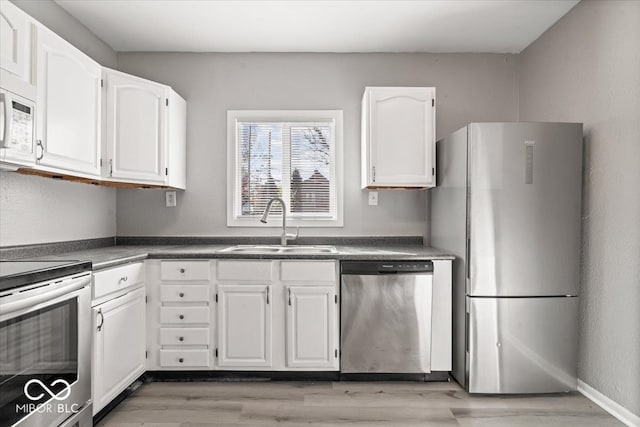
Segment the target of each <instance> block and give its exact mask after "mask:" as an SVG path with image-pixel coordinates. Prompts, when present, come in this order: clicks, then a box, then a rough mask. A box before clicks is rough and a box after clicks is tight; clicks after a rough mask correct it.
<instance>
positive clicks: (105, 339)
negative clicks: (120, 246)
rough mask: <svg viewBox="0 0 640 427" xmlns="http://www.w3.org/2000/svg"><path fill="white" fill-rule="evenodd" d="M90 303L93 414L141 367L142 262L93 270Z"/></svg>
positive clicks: (143, 337) (143, 339) (143, 344)
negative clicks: (98, 270) (91, 313)
mask: <svg viewBox="0 0 640 427" xmlns="http://www.w3.org/2000/svg"><path fill="white" fill-rule="evenodd" d="M96 296H97V297H96ZM92 306H93V307H92V310H93V322H94V340H93V352H92V353H93V354H92V375H91V377H92V380H91V383H92V384H91V386H92V397H93V414H94V415H95V414H96V413H98V412H99V411H100V410H101V409H102V408H104V407H105V406H106V405H107V404H109V402H111V401H112V400H113V399H114V398H115V397H116V396H118V394H120V393H121V392H122V391H123V390H124V389H126V388H127V387H128V386H129V385H131V383H133V382H134V381H135V380H136V379H137V378H138V377H139V376H140V375H142V374H143V373H144V371H145V364H146V360H145V348H146V330H145V324H146V319H145V313H146V307H145V290H144V270H143V269H142V263H137V264H131V265H128V266H123V267H117V268H113V269H110V270H105V271H102V272H98V273H96V274H95V275H94V303H92Z"/></svg>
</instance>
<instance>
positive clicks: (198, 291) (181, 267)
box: [146, 260, 214, 371]
mask: <svg viewBox="0 0 640 427" xmlns="http://www.w3.org/2000/svg"><path fill="white" fill-rule="evenodd" d="M146 268H147V277H148V279H147V296H148V305H147V319H148V322H147V346H148V348H149V359H148V360H147V370H151V371H154V370H172V371H173V370H203V369H209V368H210V365H211V360H212V353H213V349H212V345H211V344H212V342H213V340H214V337H213V333H214V329H213V328H212V327H211V323H212V322H213V316H214V313H213V311H212V305H211V299H212V294H213V290H212V287H211V284H210V282H209V277H210V274H211V273H210V271H211V263H210V262H209V261H208V260H174V261H158V260H149V261H147V262H146Z"/></svg>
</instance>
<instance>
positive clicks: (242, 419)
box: [98, 381, 622, 427]
mask: <svg viewBox="0 0 640 427" xmlns="http://www.w3.org/2000/svg"><path fill="white" fill-rule="evenodd" d="M347 424H355V425H360V426H482V427H485V426H491V427H503V426H504V427H507V426H509V427H511V426H519V427H520V426H545V427H550V426H563V427H564V426H576V427H577V426H580V427H589V426H619V425H622V424H621V423H620V422H618V421H617V420H616V419H615V418H613V417H612V416H610V415H609V414H607V413H606V412H605V411H604V410H602V409H601V408H600V407H598V406H597V405H596V404H595V403H593V402H591V401H590V400H588V399H587V398H585V397H584V396H582V395H581V394H579V393H569V394H563V395H543V396H513V395H512V396H495V397H494V396H470V395H469V394H468V393H466V392H465V391H463V390H462V389H460V387H459V386H458V385H457V384H456V383H455V382H449V383H445V382H442V383H412V382H395V383H378V382H376V383H373V382H367V383H363V382H313V383H312V382H275V381H274V382H156V383H150V384H145V385H143V386H142V387H140V388H139V389H138V390H137V391H136V392H135V393H134V394H133V395H132V396H131V397H129V398H128V399H126V400H125V401H124V402H122V403H121V404H120V405H119V406H118V407H116V408H115V409H114V410H113V411H112V412H111V413H110V414H108V415H107V416H106V417H105V418H104V419H103V420H102V421H101V422H100V423H99V424H98V426H99V427H133V426H140V425H144V426H145V427H204V426H270V425H287V426H299V425H314V426H335V425H342V426H344V425H347Z"/></svg>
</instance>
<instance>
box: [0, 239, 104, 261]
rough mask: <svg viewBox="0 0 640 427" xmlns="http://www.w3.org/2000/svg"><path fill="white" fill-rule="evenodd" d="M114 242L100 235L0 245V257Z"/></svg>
mask: <svg viewBox="0 0 640 427" xmlns="http://www.w3.org/2000/svg"><path fill="white" fill-rule="evenodd" d="M115 244H116V238H115V237H100V238H96V239H84V240H70V241H66V242H52V243H38V244H34V245H16V246H4V247H0V259H4V260H11V259H20V258H35V257H42V256H48V255H55V254H59V253H65V252H76V251H84V250H88V249H98V248H104V247H108V246H114V245H115Z"/></svg>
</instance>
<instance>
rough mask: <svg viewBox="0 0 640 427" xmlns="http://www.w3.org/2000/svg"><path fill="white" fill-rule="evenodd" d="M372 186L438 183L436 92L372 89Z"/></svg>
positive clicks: (370, 118) (370, 129)
mask: <svg viewBox="0 0 640 427" xmlns="http://www.w3.org/2000/svg"><path fill="white" fill-rule="evenodd" d="M368 108H369V120H370V121H369V128H368V129H367V130H366V132H367V133H368V135H369V150H370V152H369V158H370V164H369V174H370V179H369V185H370V186H377V187H385V186H391V187H403V186H407V187H412V186H417V187H420V186H432V185H434V184H435V169H434V167H435V163H434V156H435V89H434V88H393V87H391V88H372V89H371V91H370V93H369V103H368Z"/></svg>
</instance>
